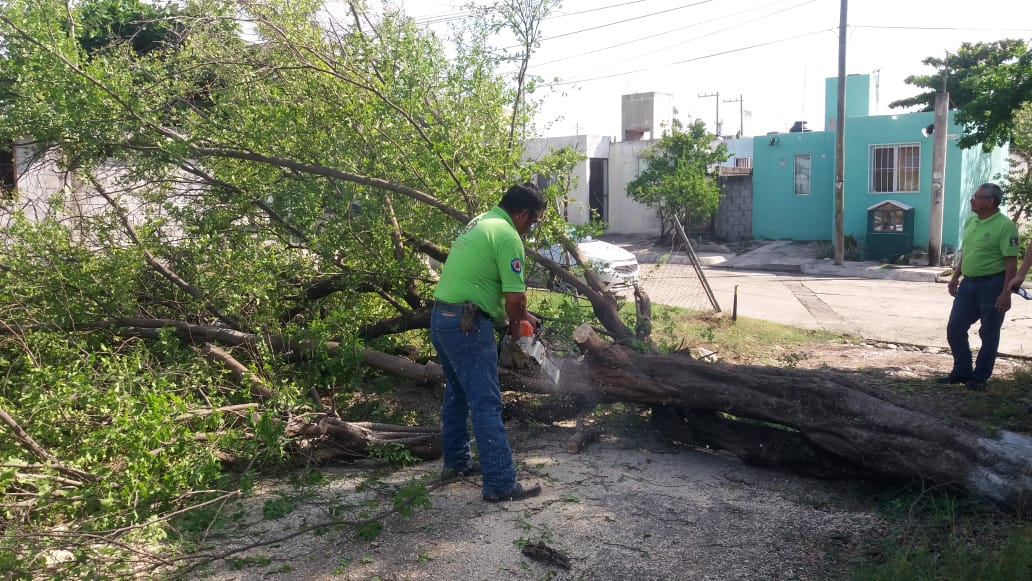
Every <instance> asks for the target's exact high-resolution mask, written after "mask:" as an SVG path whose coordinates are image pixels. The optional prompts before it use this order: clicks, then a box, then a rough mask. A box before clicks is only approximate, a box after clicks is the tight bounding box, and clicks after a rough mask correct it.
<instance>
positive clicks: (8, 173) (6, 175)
mask: <svg viewBox="0 0 1032 581" xmlns="http://www.w3.org/2000/svg"><path fill="white" fill-rule="evenodd" d="M17 178H18V172H17V171H16V170H15V167H14V144H12V143H10V142H8V143H5V144H0V198H7V197H11V196H12V195H13V194H14V188H15V187H17V186H18V179H17Z"/></svg>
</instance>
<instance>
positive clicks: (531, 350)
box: [498, 321, 559, 387]
mask: <svg viewBox="0 0 1032 581" xmlns="http://www.w3.org/2000/svg"><path fill="white" fill-rule="evenodd" d="M543 330H544V326H543V325H542V324H541V322H540V321H538V324H537V327H536V328H535V327H534V325H532V324H531V323H530V321H521V323H520V338H519V339H518V340H515V341H514V340H513V337H512V335H510V334H509V333H505V334H504V335H503V336H502V340H501V342H500V344H499V359H498V362H499V363H500V364H501V365H502V366H503V367H512V368H515V369H532V368H535V367H536V368H537V370H538V372H539V373H541V374H543V375H544V376H545V377H547V378H548V380H549V381H551V382H552V385H554V386H556V387H558V386H559V364H558V363H557V362H556V361H554V360H553V359H552V357H551V356H550V355H549V353H548V347H547V346H546V345H545V344H544V343H543V342H542V341H541V333H542V331H543ZM531 362H533V363H531Z"/></svg>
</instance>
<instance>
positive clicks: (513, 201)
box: [498, 182, 548, 216]
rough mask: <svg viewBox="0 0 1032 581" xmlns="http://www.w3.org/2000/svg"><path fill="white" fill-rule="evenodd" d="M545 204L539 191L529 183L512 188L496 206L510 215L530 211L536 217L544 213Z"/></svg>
mask: <svg viewBox="0 0 1032 581" xmlns="http://www.w3.org/2000/svg"><path fill="white" fill-rule="evenodd" d="M547 204H548V203H547V202H546V201H545V196H544V195H543V194H542V193H541V190H540V189H538V187H537V186H536V185H534V184H533V183H531V182H524V183H522V184H516V185H514V186H512V187H511V188H509V191H507V192H505V195H504V196H502V199H501V201H500V202H498V205H499V206H500V207H501V208H502V209H503V210H505V211H506V212H509V213H510V214H515V213H517V212H522V211H523V210H530V211H532V212H535V213H536V214H537V215H538V216H541V214H543V213H544V211H545V208H546V207H547Z"/></svg>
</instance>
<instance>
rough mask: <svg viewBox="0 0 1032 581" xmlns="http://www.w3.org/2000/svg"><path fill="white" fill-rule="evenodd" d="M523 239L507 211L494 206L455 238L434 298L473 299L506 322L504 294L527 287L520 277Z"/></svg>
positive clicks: (457, 302) (452, 301)
mask: <svg viewBox="0 0 1032 581" xmlns="http://www.w3.org/2000/svg"><path fill="white" fill-rule="evenodd" d="M524 258H525V255H524V251H523V240H521V239H520V234H519V232H517V231H516V226H515V225H514V224H513V223H512V218H511V217H510V216H509V213H508V212H506V211H505V210H503V209H502V208H500V207H498V206H495V207H493V208H491V210H490V211H488V212H485V213H483V214H481V215H479V216H477V217H476V218H473V220H472V221H470V223H469V224H468V225H467V226H466V230H465V231H464V232H463V233H462V234H460V235H459V237H458V238H456V239H455V243H454V244H452V248H451V252H449V253H448V260H447V261H446V262H445V263H444V268H443V269H442V270H441V280H440V281H439V282H438V283H437V289H436V290H435V291H434V298H436V299H438V300H441V301H444V302H446V303H455V304H460V303H463V302H465V301H472V302H474V303H476V305H477V306H478V307H480V309H481V310H482V311H484V312H485V313H487V314H488V315H490V316H491V318H492V319H493V320H494V322H495V324H497V325H502V324H503V323H504V322H505V295H504V294H503V293H521V292H525V291H526V290H527V284H526V282H525V281H524V279H523V261H524Z"/></svg>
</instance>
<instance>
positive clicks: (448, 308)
mask: <svg viewBox="0 0 1032 581" xmlns="http://www.w3.org/2000/svg"><path fill="white" fill-rule="evenodd" d="M434 308H435V309H437V310H438V311H441V312H444V313H457V314H459V315H461V314H462V310H463V309H464V308H465V307H464V306H463V305H461V304H455V303H446V302H444V301H438V300H435V301H434ZM480 314H482V315H484V316H485V317H486V316H487V313H485V312H484V311H480Z"/></svg>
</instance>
